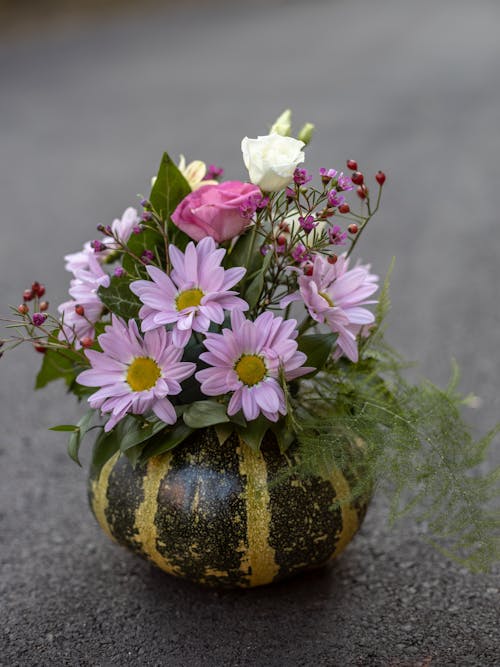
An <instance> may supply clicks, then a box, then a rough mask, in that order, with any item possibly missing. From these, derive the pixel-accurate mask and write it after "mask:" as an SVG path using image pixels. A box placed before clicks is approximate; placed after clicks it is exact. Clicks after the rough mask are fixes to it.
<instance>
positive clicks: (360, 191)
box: [356, 185, 368, 199]
mask: <svg viewBox="0 0 500 667" xmlns="http://www.w3.org/2000/svg"><path fill="white" fill-rule="evenodd" d="M356 194H357V195H358V197H359V198H360V199H366V197H367V195H368V188H367V187H366V185H360V186H359V187H358V188H356Z"/></svg>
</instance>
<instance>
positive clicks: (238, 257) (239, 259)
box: [224, 228, 264, 276]
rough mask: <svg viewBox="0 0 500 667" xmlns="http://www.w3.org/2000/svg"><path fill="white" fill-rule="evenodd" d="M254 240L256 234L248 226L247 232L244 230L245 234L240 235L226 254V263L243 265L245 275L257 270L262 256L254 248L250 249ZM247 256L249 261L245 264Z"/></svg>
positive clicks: (262, 259)
mask: <svg viewBox="0 0 500 667" xmlns="http://www.w3.org/2000/svg"><path fill="white" fill-rule="evenodd" d="M255 240H256V236H255V234H254V230H253V229H252V228H250V229H249V230H248V231H247V232H245V234H243V235H242V236H240V238H239V239H238V240H237V241H236V243H235V244H234V246H233V248H232V249H231V251H230V252H229V254H228V255H227V259H225V260H224V261H225V262H227V265H228V266H245V267H246V269H247V273H246V275H247V276H249V275H251V274H252V273H254V272H256V271H258V270H259V269H260V268H261V267H262V263H263V261H264V257H262V255H261V254H260V252H259V251H258V250H255V248H254V249H252V244H253V243H255ZM249 257H250V262H249V265H248V266H247V259H248V258H249Z"/></svg>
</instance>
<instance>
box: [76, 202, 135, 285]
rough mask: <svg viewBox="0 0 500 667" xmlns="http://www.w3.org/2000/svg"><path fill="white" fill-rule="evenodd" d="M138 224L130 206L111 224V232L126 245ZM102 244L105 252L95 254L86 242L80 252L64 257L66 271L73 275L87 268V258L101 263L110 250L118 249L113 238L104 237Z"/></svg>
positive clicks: (133, 209)
mask: <svg viewBox="0 0 500 667" xmlns="http://www.w3.org/2000/svg"><path fill="white" fill-rule="evenodd" d="M138 223H139V217H138V215H137V211H136V209H135V208H132V207H131V206H130V207H129V208H127V209H125V211H124V213H123V215H122V217H121V218H115V220H113V223H112V224H111V230H112V231H113V232H114V234H115V236H116V237H117V239H118V240H119V241H121V242H122V243H127V241H128V240H129V238H130V236H131V234H132V232H133V230H134V227H135V226H136V225H137V224H138ZM102 243H103V244H104V245H105V246H107V248H106V249H105V250H102V251H100V252H96V251H95V250H94V249H93V248H92V246H91V241H87V243H85V245H84V246H83V249H82V250H80V252H74V253H71V254H70V255H66V256H65V257H64V259H65V260H66V266H65V268H66V271H71V272H72V273H75V272H76V271H78V270H79V269H88V267H89V257H97V259H98V260H99V261H101V262H103V261H104V260H105V259H106V258H107V257H109V255H110V254H111V251H112V250H115V249H117V248H119V247H120V246H119V244H117V242H116V241H115V239H114V238H112V237H110V236H106V237H105V238H103V239H102Z"/></svg>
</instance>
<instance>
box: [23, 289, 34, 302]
mask: <svg viewBox="0 0 500 667" xmlns="http://www.w3.org/2000/svg"><path fill="white" fill-rule="evenodd" d="M34 296H35V295H34V294H33V290H30V289H25V290H24V292H23V299H24V300H25V301H31V299H33V297H34Z"/></svg>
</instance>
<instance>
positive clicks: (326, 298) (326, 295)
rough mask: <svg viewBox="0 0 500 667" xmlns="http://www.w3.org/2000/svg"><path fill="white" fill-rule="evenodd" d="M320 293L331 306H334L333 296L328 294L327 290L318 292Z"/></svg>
mask: <svg viewBox="0 0 500 667" xmlns="http://www.w3.org/2000/svg"><path fill="white" fill-rule="evenodd" d="M318 294H319V295H320V296H322V297H323V299H324V300H325V301H326V302H327V304H328V305H329V306H330V308H333V307H334V303H333V301H332V300H331V298H330V297H329V296H328V294H327V293H326V292H318Z"/></svg>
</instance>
